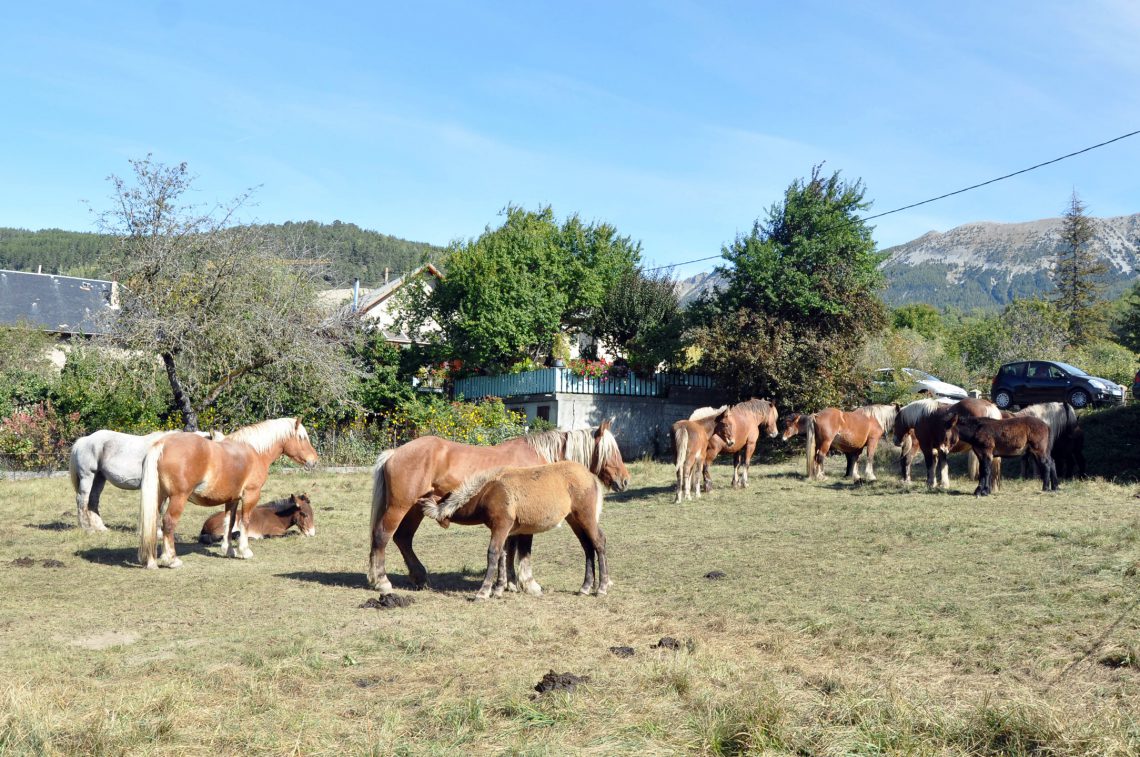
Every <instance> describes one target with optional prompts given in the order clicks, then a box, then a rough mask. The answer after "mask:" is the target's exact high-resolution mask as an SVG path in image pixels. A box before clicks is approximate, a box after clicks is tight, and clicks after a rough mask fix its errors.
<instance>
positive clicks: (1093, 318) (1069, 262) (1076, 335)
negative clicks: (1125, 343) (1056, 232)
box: [1053, 191, 1108, 345]
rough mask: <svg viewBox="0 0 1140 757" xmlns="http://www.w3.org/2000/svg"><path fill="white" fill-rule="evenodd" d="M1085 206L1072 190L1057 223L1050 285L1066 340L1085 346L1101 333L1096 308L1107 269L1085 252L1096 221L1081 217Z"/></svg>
mask: <svg viewBox="0 0 1140 757" xmlns="http://www.w3.org/2000/svg"><path fill="white" fill-rule="evenodd" d="M1085 210H1086V208H1085V204H1084V203H1083V202H1081V198H1080V197H1078V196H1077V193H1076V192H1075V191H1074V192H1073V196H1072V197H1071V198H1070V200H1069V208H1068V210H1066V211H1065V215H1064V218H1063V220H1062V224H1061V247H1060V248H1059V249H1058V250H1057V267H1056V269H1055V271H1054V273H1053V283H1054V285H1055V286H1056V287H1057V291H1056V294H1055V295H1054V297H1053V304H1055V305H1056V306H1057V309H1058V310H1060V311H1061V312H1062V313H1063V314H1064V315H1065V318H1066V321H1067V325H1068V332H1069V341H1070V342H1071V343H1072V344H1075V345H1082V344H1087V343H1088V342H1089V341H1091V340H1092V339H1094V338H1096V337H1097V336H1100V335H1102V334H1103V332H1104V324H1105V317H1104V313H1103V310H1102V308H1100V307H1099V305H1100V301H1101V295H1102V293H1103V291H1104V284H1103V282H1102V280H1101V277H1103V276H1104V275H1105V274H1106V273H1108V266H1107V265H1106V264H1105V263H1104V261H1102V260H1098V259H1097V257H1096V256H1095V255H1093V254H1092V251H1091V250H1090V249H1089V242H1091V241H1092V238H1093V236H1094V234H1095V233H1096V221H1095V219H1093V218H1090V217H1089V216H1087V215H1086V214H1085Z"/></svg>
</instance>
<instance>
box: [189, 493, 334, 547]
mask: <svg viewBox="0 0 1140 757" xmlns="http://www.w3.org/2000/svg"><path fill="white" fill-rule="evenodd" d="M225 520H226V512H225V511H224V510H223V511H221V512H216V513H214V514H213V515H211V516H210V517H209V518H207V519H206V522H205V523H203V524H202V531H201V533H199V534H198V541H200V542H201V543H202V544H216V543H217V542H220V541H221V540H222V530H223V529H224V528H225ZM293 526H296V527H297V530H298V531H300V532H301V534H302V535H303V536H316V535H317V526H316V521H315V519H314V518H313V505H312V503H311V502H309V495H308V494H290V495H289V497H288V498H286V499H279V500H277V501H275V502H266V503H265V504H262V505H258V506H257V507H255V508H253V513H252V514H251V515H250V517H249V527H248V528H247V529H246V536H247V537H248V538H250V539H264V538H267V537H273V536H284V535H285V532H286V531H288V530H289V529H290V528H292V527H293ZM231 535H232V532H231Z"/></svg>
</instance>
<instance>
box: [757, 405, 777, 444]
mask: <svg viewBox="0 0 1140 757" xmlns="http://www.w3.org/2000/svg"><path fill="white" fill-rule="evenodd" d="M779 423H780V416H779V414H778V413H777V412H776V403H774V402H769V403H768V414H767V415H766V416H765V417H764V423H763V425H762V426H761V427H762V428H764V429H766V430H767V431H768V438H769V439H775V438H776V436H777V435H778V434H779V433H780V428H779Z"/></svg>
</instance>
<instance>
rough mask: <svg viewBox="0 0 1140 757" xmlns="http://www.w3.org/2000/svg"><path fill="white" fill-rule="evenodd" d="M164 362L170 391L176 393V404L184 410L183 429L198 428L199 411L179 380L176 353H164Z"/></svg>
mask: <svg viewBox="0 0 1140 757" xmlns="http://www.w3.org/2000/svg"><path fill="white" fill-rule="evenodd" d="M162 363H163V365H165V366H166V378H167V379H169V381H170V391H171V392H173V393H174V405H175V407H177V408H178V409H179V410H181V411H182V421H183V426H182V430H183V431H197V430H198V413H196V412H194V406H193V405H192V404H191V403H190V395H188V394H187V393H186V390H185V389H184V388H183V387H182V382H181V381H179V380H178V368H176V367H175V365H174V355H172V354H171V353H169V352H164V353H162Z"/></svg>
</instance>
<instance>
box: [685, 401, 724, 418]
mask: <svg viewBox="0 0 1140 757" xmlns="http://www.w3.org/2000/svg"><path fill="white" fill-rule="evenodd" d="M725 410H728V405H721V406H720V407H698V408H697V409H696V410H694V411H693V412H692V414H691V415H690V416H689V420H691V421H701V420H704V419H705V418H711V417H712V416H714V415H720V414H721V413H723V412H724V411H725Z"/></svg>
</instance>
